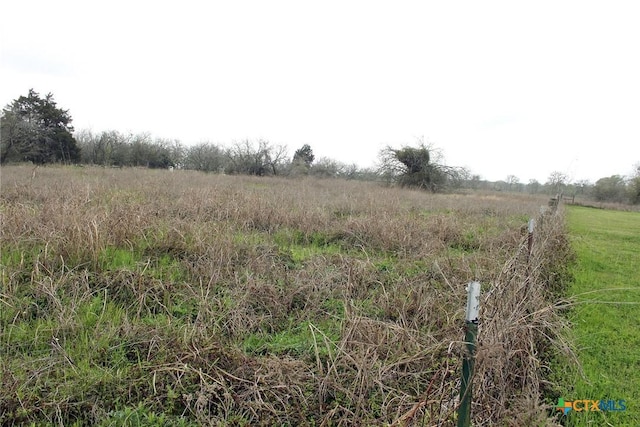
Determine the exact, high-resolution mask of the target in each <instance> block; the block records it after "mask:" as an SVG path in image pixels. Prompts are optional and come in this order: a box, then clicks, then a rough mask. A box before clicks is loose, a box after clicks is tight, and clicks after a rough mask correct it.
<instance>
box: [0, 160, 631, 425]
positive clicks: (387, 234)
mask: <svg viewBox="0 0 640 427" xmlns="http://www.w3.org/2000/svg"><path fill="white" fill-rule="evenodd" d="M1 180H2V181H1V192H0V216H1V220H2V228H1V231H0V248H1V253H0V261H1V269H2V271H1V278H0V279H1V282H0V374H1V377H0V388H1V389H2V393H0V424H2V425H29V424H32V425H46V424H51V425H98V426H112V425H147V426H164V425H167V426H169V425H178V426H179V425H183V426H191V425H213V426H217V425H220V426H222V425H237V426H243V425H291V426H294V425H315V426H337V425H396V426H409V425H416V426H417V425H420V426H422V425H443V426H447V425H455V422H456V407H457V404H458V400H459V399H458V393H459V377H460V368H461V360H462V356H463V351H464V343H463V342H462V341H463V337H464V330H463V326H464V309H465V304H466V292H465V286H466V284H467V283H468V282H469V281H471V280H478V281H480V282H481V283H482V296H481V311H480V319H481V320H480V326H479V328H480V329H479V343H478V355H477V362H476V374H475V377H474V401H473V402H474V403H473V407H472V418H473V422H474V425H554V424H556V423H557V420H558V417H557V415H556V413H555V411H554V408H553V406H554V404H555V401H556V400H557V398H558V397H559V395H560V394H559V393H560V389H559V388H558V385H557V384H553V383H551V382H550V381H549V378H551V376H552V372H551V367H552V366H553V365H554V363H557V360H559V359H558V358H563V357H569V356H568V355H569V354H570V350H569V346H567V345H566V344H565V342H564V339H563V337H564V336H566V335H567V333H566V330H565V328H566V327H567V322H566V321H565V320H564V317H563V315H562V313H560V312H559V310H560V309H559V308H557V305H556V304H555V301H557V299H558V296H561V295H563V293H564V292H565V291H566V289H567V286H568V281H569V278H570V274H569V270H568V268H567V265H568V263H569V261H570V260H571V259H572V251H571V249H570V247H569V242H568V240H567V237H566V232H565V231H566V230H565V227H564V223H563V220H562V216H561V215H552V214H547V215H545V216H544V217H538V215H539V212H540V205H541V204H545V203H546V201H545V200H541V199H538V198H535V197H533V196H528V195H521V196H514V195H496V194H494V195H487V194H466V195H463V194H459V195H433V194H428V193H425V192H421V191H415V190H408V189H399V188H390V187H384V186H381V185H378V184H375V183H370V182H356V181H341V180H317V179H304V178H302V179H296V180H293V179H283V178H257V177H247V176H224V175H207V174H202V173H196V172H189V171H174V172H169V171H164V170H146V169H109V168H106V169H105V168H91V167H83V168H82V167H79V168H76V167H41V168H37V169H34V168H33V167H28V166H6V167H3V168H2V171H1ZM531 217H537V218H538V226H537V229H536V236H535V241H534V245H533V250H532V252H531V253H530V254H529V253H528V250H527V236H526V229H525V225H526V223H527V221H528V219H529V218H531ZM599 307H600V306H599ZM636 338H637V336H636ZM561 360H564V359H561Z"/></svg>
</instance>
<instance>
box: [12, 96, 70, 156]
mask: <svg viewBox="0 0 640 427" xmlns="http://www.w3.org/2000/svg"><path fill="white" fill-rule="evenodd" d="M71 121H72V119H71V116H70V115H69V111H68V110H63V109H61V108H58V107H57V105H56V102H55V101H54V99H53V95H52V94H51V93H49V94H47V95H46V96H45V97H44V98H41V97H40V95H39V94H38V93H37V92H35V91H34V90H33V89H30V90H29V94H28V95H27V96H20V97H19V98H18V99H15V100H14V101H13V102H12V103H11V104H9V105H7V106H6V107H5V108H4V109H3V110H2V116H0V127H1V129H0V133H1V142H0V163H5V162H6V161H9V160H13V161H30V162H33V163H38V164H42V163H51V162H63V163H70V162H76V161H78V160H79V159H80V149H79V148H78V145H77V144H76V140H75V138H74V137H73V135H72V132H73V126H71Z"/></svg>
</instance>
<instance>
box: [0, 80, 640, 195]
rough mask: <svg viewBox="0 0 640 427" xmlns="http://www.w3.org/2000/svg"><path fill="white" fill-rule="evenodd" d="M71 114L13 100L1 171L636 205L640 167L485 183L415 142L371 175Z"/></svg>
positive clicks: (300, 156) (389, 150) (254, 145)
mask: <svg viewBox="0 0 640 427" xmlns="http://www.w3.org/2000/svg"><path fill="white" fill-rule="evenodd" d="M71 123H72V118H71V115H70V114H69V111H68V110H64V109H61V108H59V107H58V106H57V103H56V102H55V100H54V98H53V95H52V94H51V93H49V94H47V95H45V96H44V97H41V96H40V94H38V93H37V92H35V91H34V90H33V89H31V90H29V92H28V94H27V95H26V96H20V97H19V98H17V99H15V100H13V101H12V102H11V103H10V104H8V105H7V106H6V107H4V108H3V110H2V115H1V116H0V137H1V138H0V163H1V164H5V163H8V162H32V163H34V164H45V163H66V164H78V163H81V164H90V165H101V166H109V167H131V166H134V167H148V168H162V169H167V168H180V169H188V170H196V171H202V172H209V173H225V174H242V175H256V176H315V177H324V178H345V179H361V180H375V181H381V182H385V183H387V184H389V185H399V186H402V187H413V188H419V189H424V190H428V191H432V192H437V191H450V190H455V189H461V188H466V189H474V190H492V191H509V192H527V193H544V194H564V195H565V196H580V197H589V198H592V199H594V200H596V201H602V202H618V203H632V204H640V163H638V164H637V165H636V166H634V172H633V174H632V175H631V176H630V177H625V176H622V175H613V176H610V177H605V178H601V179H599V180H598V181H596V183H595V184H591V183H590V182H587V181H578V182H575V183H570V182H569V180H568V178H567V176H566V175H565V174H563V173H561V172H553V173H551V175H550V176H549V178H548V179H547V181H546V182H545V183H544V184H543V183H540V182H538V181H536V180H530V181H529V182H528V183H527V184H523V183H521V182H520V181H519V179H518V178H517V177H516V176H515V175H509V176H507V178H506V180H504V181H497V182H489V181H484V180H482V179H481V177H480V176H479V175H474V174H472V173H471V172H470V171H469V170H468V169H466V168H460V167H452V166H447V165H446V164H445V163H444V160H443V156H442V153H441V152H440V150H438V149H437V148H436V147H433V146H431V145H426V144H425V143H424V141H422V140H419V141H418V144H416V145H415V146H406V145H405V146H402V147H400V148H396V147H391V146H388V147H386V148H385V149H383V150H382V151H381V152H380V153H379V160H380V165H379V167H376V168H364V169H363V168H359V167H358V166H357V165H355V164H344V163H341V162H337V161H335V160H332V159H330V158H326V157H323V158H319V159H317V158H316V156H315V155H314V153H313V150H312V148H311V147H310V146H309V145H308V144H304V145H302V147H300V148H299V149H297V150H296V151H295V152H294V154H293V156H292V157H289V154H288V150H287V147H285V146H282V145H274V144H272V143H270V142H268V141H265V140H258V141H255V142H252V141H250V140H242V141H238V142H234V143H233V144H232V145H231V146H223V145H219V144H213V143H210V142H202V143H199V144H196V145H191V146H184V145H183V144H182V143H181V142H180V141H177V140H169V139H162V138H153V137H152V136H151V135H150V134H146V133H142V134H136V135H134V134H125V133H121V132H118V131H115V130H110V131H102V132H97V133H94V132H92V131H90V130H81V131H79V132H75V133H74V128H73V126H72V125H71Z"/></svg>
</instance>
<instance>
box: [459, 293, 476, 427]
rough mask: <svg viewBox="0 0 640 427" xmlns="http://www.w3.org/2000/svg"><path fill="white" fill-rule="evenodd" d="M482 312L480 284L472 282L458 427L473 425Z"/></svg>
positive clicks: (467, 314) (468, 300)
mask: <svg viewBox="0 0 640 427" xmlns="http://www.w3.org/2000/svg"><path fill="white" fill-rule="evenodd" d="M479 312H480V283H479V282H471V283H469V285H468V286H467V312H466V316H465V321H464V326H465V336H464V341H465V343H466V344H467V352H466V353H465V355H464V358H463V359H462V380H461V381H460V406H459V407H458V427H469V425H470V423H471V400H472V387H471V385H472V382H473V369H474V362H475V354H476V338H477V336H478V313H479Z"/></svg>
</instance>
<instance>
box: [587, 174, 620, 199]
mask: <svg viewBox="0 0 640 427" xmlns="http://www.w3.org/2000/svg"><path fill="white" fill-rule="evenodd" d="M592 193H593V197H594V198H595V199H596V200H598V201H600V202H623V201H624V200H625V199H626V185H625V182H624V178H623V177H622V176H620V175H612V176H610V177H607V178H600V179H599V180H597V181H596V184H595V185H594V186H593V190H592Z"/></svg>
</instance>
